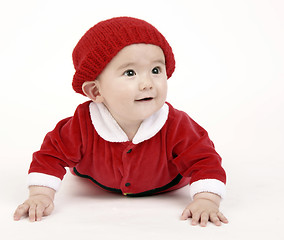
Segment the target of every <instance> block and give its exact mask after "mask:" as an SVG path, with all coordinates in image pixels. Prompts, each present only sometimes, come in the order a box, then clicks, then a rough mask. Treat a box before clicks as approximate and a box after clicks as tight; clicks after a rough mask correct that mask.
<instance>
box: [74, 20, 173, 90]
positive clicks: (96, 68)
mask: <svg viewBox="0 0 284 240" xmlns="http://www.w3.org/2000/svg"><path fill="white" fill-rule="evenodd" d="M135 43H146V44H153V45H157V46H159V47H160V48H161V49H162V50H163V52H164V55H165V60H166V71H167V76H168V78H170V77H171V76H172V73H173V72H174V69H175V59H174V55H173V52H172V48H171V47H170V45H169V43H168V42H167V40H166V39H165V37H164V36H163V35H162V34H161V33H160V32H159V31H158V30H157V29H156V28H155V27H153V26H152V25H151V24H149V23H147V22H145V21H143V20H140V19H136V18H131V17H117V18H112V19H108V20H105V21H102V22H99V23H98V24H96V25H95V26H93V27H92V28H90V29H89V30H88V31H87V32H86V33H85V35H83V37H82V38H81V39H80V41H79V42H78V43H77V45H76V47H75V48H74V51H73V55H72V57H73V64H74V67H75V70H76V72H75V74H74V77H73V83H72V86H73V89H74V90H75V91H76V92H77V93H81V94H83V95H85V94H84V93H83V91H82V85H83V83H84V82H86V81H93V80H95V79H96V78H97V76H98V75H99V74H100V73H101V72H102V70H103V69H104V68H105V67H106V65H107V64H108V63H109V62H110V61H111V60H112V58H113V57H114V56H115V55H116V54H117V53H118V52H119V51H120V50H121V49H123V48H124V47H126V46H128V45H131V44H135Z"/></svg>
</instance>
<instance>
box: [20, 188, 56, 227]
mask: <svg viewBox="0 0 284 240" xmlns="http://www.w3.org/2000/svg"><path fill="white" fill-rule="evenodd" d="M30 193H31V194H30V197H29V198H28V200H26V201H25V202H24V203H23V204H21V205H19V206H18V208H17V209H16V211H15V213H14V220H16V221H18V220H20V219H21V217H23V216H28V217H29V220H30V221H31V222H35V221H40V220H41V219H42V217H43V216H48V215H50V214H51V212H52V210H53V209H54V204H53V198H54V193H55V191H54V190H52V189H50V188H45V187H31V189H30Z"/></svg>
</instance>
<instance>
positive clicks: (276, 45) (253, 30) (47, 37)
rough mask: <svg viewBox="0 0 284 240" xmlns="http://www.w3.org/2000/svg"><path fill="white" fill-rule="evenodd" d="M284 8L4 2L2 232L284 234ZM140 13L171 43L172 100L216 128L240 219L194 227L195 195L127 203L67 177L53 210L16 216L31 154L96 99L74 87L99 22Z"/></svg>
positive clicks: (154, 1)
mask: <svg viewBox="0 0 284 240" xmlns="http://www.w3.org/2000/svg"><path fill="white" fill-rule="evenodd" d="M283 12H284V2H283V1H281V0H278V1H277V0H238V1H237V0H236V1H232V0H223V1H222V0H200V1H197V0H196V1H192V0H189V1H185V0H184V1H182V0H175V1H173V0H171V1H167V0H151V1H147V0H143V1H134V0H132V1H123V0H120V1H107V0H105V1H95V0H92V1H91V0H89V1H87V0H78V1H73V0H49V1H39V0H38V1H32V0H25V1H22V0H10V1H1V3H0V30H1V32H0V36H1V38H0V54H1V58H0V68H1V72H0V74H1V80H0V81H1V85H0V86H1V87H0V91H1V92H0V104H1V105H0V111H1V117H0V123H1V124H0V131H1V132H0V148H1V174H0V181H1V198H0V200H1V204H0V212H1V214H0V226H1V235H2V236H3V235H5V234H8V235H9V236H10V238H9V239H51V238H52V237H56V239H60V238H63V237H67V238H70V237H74V238H75V237H77V238H81V239H87V238H88V239H89V238H92V239H133V238H135V239H145V238H149V237H151V239H177V238H179V239H252V238H253V239H259V238H260V237H263V239H264V238H268V237H270V238H272V239H283V235H284V234H283V231H282V230H281V228H282V226H283V223H284V221H283V213H284V207H283V203H284V198H283V196H284V195H283V189H284V188H283V183H284V177H283V176H284V175H283V170H284V154H283V149H284V148H283V147H284V144H283V143H284V137H283V133H284V131H283V129H284V128H283V121H284V117H283V116H284V114H283V103H284V97H283V93H284V91H283V90H284V88H283V87H284V84H283V81H284V70H283V65H284V57H283V56H284V44H283V42H284V31H283V30H284V29H283V28H284V15H283ZM115 16H132V17H137V18H142V19H144V20H146V21H148V22H150V23H152V24H153V25H154V26H156V27H157V28H158V29H159V30H160V31H161V32H162V33H163V34H164V36H165V37H166V38H167V40H168V41H169V43H170V44H171V46H172V48H173V50H174V53H175V56H176V62H177V66H176V71H175V73H174V75H173V76H172V78H171V79H170V80H169V94H168V101H169V102H170V103H171V104H172V105H174V107H176V108H178V109H182V110H184V111H186V112H187V113H188V114H189V115H190V116H191V117H192V118H193V119H195V120H196V121H197V122H198V123H199V124H200V125H202V126H203V127H204V128H206V129H207V130H208V132H209V135H210V137H211V139H212V140H213V141H214V143H215V145H216V148H217V151H218V152H219V153H220V154H221V155H222V157H223V165H224V167H225V169H226V171H227V174H228V187H227V189H228V191H227V197H226V199H225V200H224V201H223V202H222V206H221V209H222V211H223V212H224V214H225V215H226V216H227V217H228V218H229V220H230V223H229V224H228V225H224V226H222V227H220V228H218V227H215V226H213V225H212V224H209V225H208V227H207V228H201V227H192V226H191V225H190V221H184V222H183V221H180V220H179V216H180V214H181V213H182V211H183V209H184V208H185V207H186V205H187V204H188V203H189V202H190V199H189V194H188V188H187V187H186V188H184V189H180V190H178V191H175V192H171V193H168V194H163V195H159V196H154V197H147V198H126V197H123V196H117V195H113V194H109V193H106V192H104V191H101V190H100V189H96V188H94V187H93V186H92V185H91V184H89V183H88V182H85V181H83V180H80V179H77V178H75V177H73V176H71V175H70V174H67V176H66V178H65V179H64V181H63V184H62V187H61V189H60V191H59V193H58V194H57V196H56V201H55V204H56V209H55V211H54V212H53V214H52V215H51V216H50V217H48V218H45V219H44V220H43V221H42V222H39V223H29V221H28V220H27V219H24V220H22V221H20V222H14V221H13V220H12V215H13V212H14V210H15V208H16V206H17V205H18V204H19V203H21V202H22V201H24V200H25V198H26V197H27V194H28V191H27V188H26V185H25V181H26V176H27V170H28V167H29V163H30V161H31V155H32V153H33V152H34V151H36V150H37V149H38V148H39V147H40V145H41V143H42V140H43V137H44V136H45V134H46V133H47V132H48V131H49V130H51V129H52V128H53V127H54V126H55V124H56V123H57V122H58V121H59V120H61V119H62V118H65V117H68V116H71V115H72V114H73V112H74V110H75V108H76V106H77V105H78V104H79V103H82V102H84V101H86V100H87V99H86V98H84V97H82V96H80V95H78V94H76V93H74V92H73V90H72V87H71V81H72V76H73V73H74V70H73V65H72V58H71V54H72V50H73V48H74V46H75V45H76V43H77V41H78V40H79V39H80V37H81V36H82V35H83V34H84V33H85V32H86V31H87V30H88V29H89V28H90V27H92V26H93V25H94V24H96V23H97V22H98V21H101V20H104V19H107V18H111V17H115Z"/></svg>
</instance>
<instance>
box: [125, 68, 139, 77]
mask: <svg viewBox="0 0 284 240" xmlns="http://www.w3.org/2000/svg"><path fill="white" fill-rule="evenodd" d="M123 75H125V76H128V77H132V76H135V75H136V73H135V71H134V70H132V69H129V70H126V71H125V72H124V73H123Z"/></svg>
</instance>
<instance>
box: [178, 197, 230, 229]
mask: <svg viewBox="0 0 284 240" xmlns="http://www.w3.org/2000/svg"><path fill="white" fill-rule="evenodd" d="M220 201H221V197H219V196H218V195H216V194H213V193H207V192H202V193H198V194H196V195H194V198H193V202H192V203H190V204H189V205H188V206H187V207H186V208H185V210H184V211H183V213H182V215H181V219H182V220H186V219H188V218H192V221H191V224H192V225H197V224H198V223H199V222H200V226H202V227H205V226H206V225H207V222H208V220H210V221H211V222H212V223H214V224H215V225H216V226H220V225H221V222H223V223H228V220H227V218H226V217H225V216H224V215H223V214H222V213H221V212H219V205H220Z"/></svg>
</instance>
